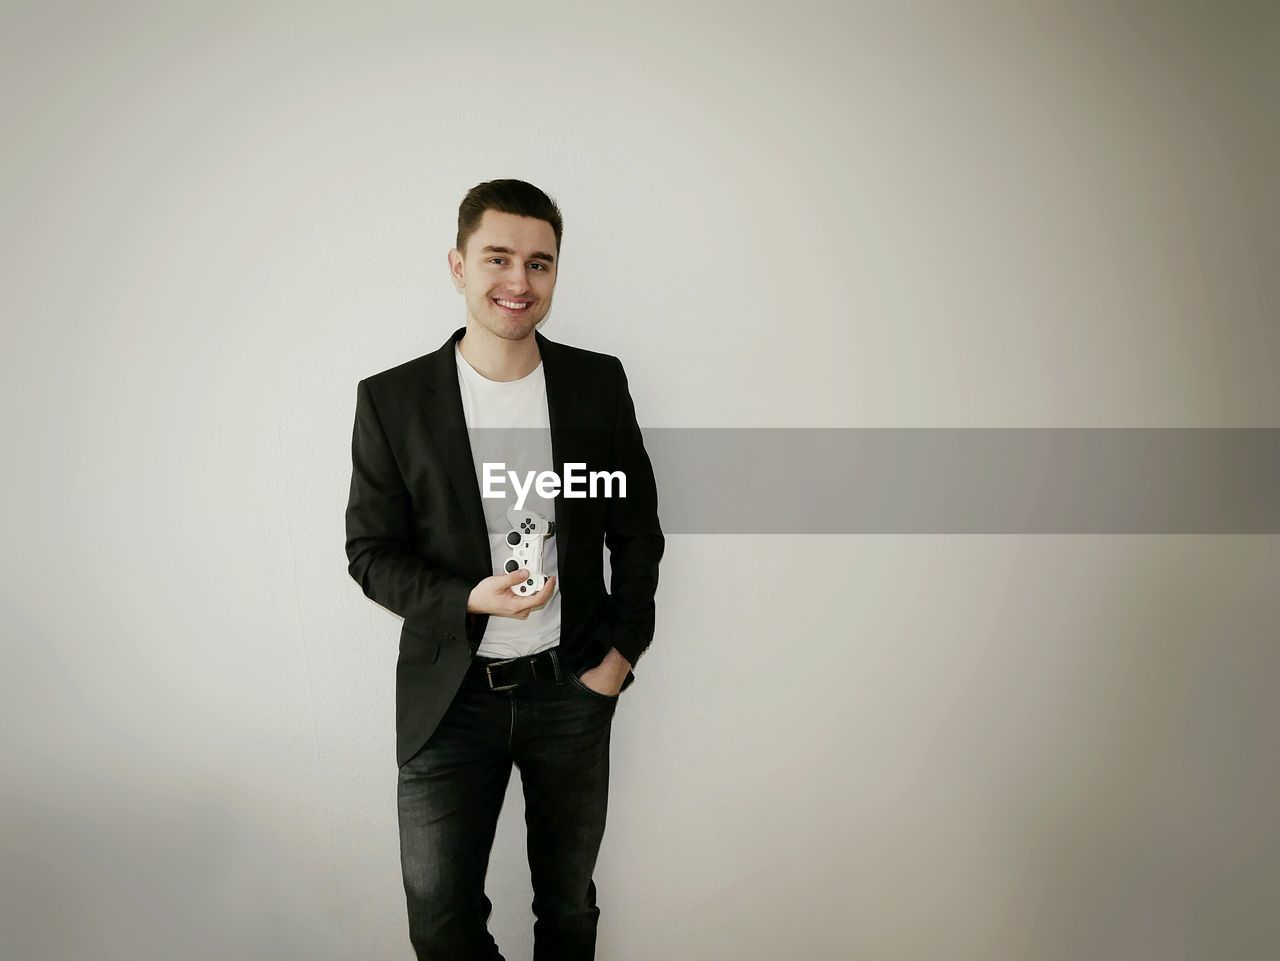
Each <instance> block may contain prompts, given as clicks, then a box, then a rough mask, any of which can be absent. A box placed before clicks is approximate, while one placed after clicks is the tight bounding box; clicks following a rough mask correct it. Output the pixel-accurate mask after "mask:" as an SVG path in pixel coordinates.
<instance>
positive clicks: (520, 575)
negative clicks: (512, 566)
mask: <svg viewBox="0 0 1280 961" xmlns="http://www.w3.org/2000/svg"><path fill="white" fill-rule="evenodd" d="M528 577H529V571H528V569H527V568H524V567H522V568H520V570H518V571H512V572H511V573H510V574H508V575H507V583H508V584H512V585H514V584H519V583H520V582H521V581H523V580H527V579H528Z"/></svg>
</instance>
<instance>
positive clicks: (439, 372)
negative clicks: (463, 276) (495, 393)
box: [426, 327, 493, 577]
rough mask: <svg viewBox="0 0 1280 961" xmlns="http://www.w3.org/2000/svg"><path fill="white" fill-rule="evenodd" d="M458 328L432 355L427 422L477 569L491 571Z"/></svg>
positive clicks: (486, 572) (487, 534) (460, 330)
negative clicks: (464, 406) (459, 361)
mask: <svg viewBox="0 0 1280 961" xmlns="http://www.w3.org/2000/svg"><path fill="white" fill-rule="evenodd" d="M466 330H467V329H466V328H465V327H460V328H459V329H458V330H455V331H454V332H453V334H452V336H450V338H449V339H448V340H447V341H445V343H444V344H443V346H441V347H440V349H439V350H437V351H435V353H433V354H432V355H431V363H430V365H429V371H430V383H429V384H428V386H429V387H430V390H429V391H428V392H427V398H426V405H427V426H428V429H429V430H430V432H431V435H432V439H433V440H434V442H435V445H436V449H437V450H438V451H440V453H441V457H442V459H443V461H444V470H445V474H446V475H447V476H448V478H449V483H450V485H451V486H452V487H453V492H454V494H456V495H457V497H458V503H459V504H460V505H461V507H462V516H463V520H464V521H465V529H466V532H467V533H468V534H469V535H471V537H470V540H471V548H472V553H473V555H474V559H475V569H476V570H477V571H484V572H485V574H484V576H486V577H487V576H488V575H489V574H490V573H492V572H491V571H490V567H491V566H492V563H493V562H492V559H491V556H490V553H489V530H488V526H487V524H486V523H485V519H484V507H483V506H482V505H481V503H480V485H479V484H478V483H477V482H476V466H475V459H474V458H473V457H472V455H471V439H470V437H469V436H468V435H467V419H466V415H465V414H464V413H463V410H462V392H461V390H460V388H459V387H458V367H457V359H456V358H455V357H454V344H456V343H457V342H458V341H459V340H461V339H462V335H463V334H465V333H466Z"/></svg>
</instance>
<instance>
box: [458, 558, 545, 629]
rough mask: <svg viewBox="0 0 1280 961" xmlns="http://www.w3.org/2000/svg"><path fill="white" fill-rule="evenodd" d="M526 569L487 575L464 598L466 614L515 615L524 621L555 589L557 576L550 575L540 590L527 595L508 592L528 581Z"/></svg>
mask: <svg viewBox="0 0 1280 961" xmlns="http://www.w3.org/2000/svg"><path fill="white" fill-rule="evenodd" d="M528 577H529V572H528V571H527V570H525V569H523V568H522V569H521V570H518V571H514V572H512V573H510V574H494V575H493V576H492V577H486V578H485V579H484V580H482V581H481V582H480V583H479V584H477V585H476V586H475V587H473V588H471V594H470V595H469V596H468V597H467V613H468V614H493V615H496V616H498V617H514V618H518V619H519V620H522V621H523V620H526V619H527V618H528V617H529V614H530V613H531V612H532V611H536V610H539V609H540V608H542V607H543V606H544V605H545V604H546V603H547V601H549V600H551V596H552V595H553V594H554V593H555V590H556V577H555V575H554V574H552V575H551V576H550V577H549V578H547V583H546V584H544V585H543V586H542V590H540V591H538V593H536V594H531V595H530V596H528V597H520V596H518V595H516V594H512V593H511V588H513V587H514V586H515V585H517V584H519V583H520V582H521V581H523V580H527V579H528Z"/></svg>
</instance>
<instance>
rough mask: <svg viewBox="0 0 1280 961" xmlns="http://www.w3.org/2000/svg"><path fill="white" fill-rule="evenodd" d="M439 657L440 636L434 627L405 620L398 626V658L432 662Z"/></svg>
mask: <svg viewBox="0 0 1280 961" xmlns="http://www.w3.org/2000/svg"><path fill="white" fill-rule="evenodd" d="M439 657H440V636H439V635H438V634H437V633H436V630H435V628H434V627H430V626H426V625H422V624H415V623H411V622H410V621H405V622H404V624H403V625H401V627H400V660H402V661H417V662H419V663H422V664H433V663H435V661H436V660H437V659H438V658H439Z"/></svg>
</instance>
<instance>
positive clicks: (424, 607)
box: [346, 380, 474, 638]
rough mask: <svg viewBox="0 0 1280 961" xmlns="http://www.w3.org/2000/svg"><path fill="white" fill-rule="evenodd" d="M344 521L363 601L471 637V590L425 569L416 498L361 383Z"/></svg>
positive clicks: (435, 569)
mask: <svg viewBox="0 0 1280 961" xmlns="http://www.w3.org/2000/svg"><path fill="white" fill-rule="evenodd" d="M346 522H347V560H348V566H347V570H348V572H349V573H350V574H351V576H352V578H354V579H355V581H356V583H358V584H359V585H360V588H361V590H363V591H364V593H365V596H367V597H368V598H370V599H371V600H373V601H375V602H377V603H378V604H380V605H382V606H383V607H385V608H386V609H387V610H389V611H392V612H393V613H396V614H399V615H400V616H401V617H403V618H405V619H406V620H413V621H425V622H427V623H431V624H434V625H435V626H436V627H438V628H439V629H440V630H442V631H443V632H444V633H445V634H446V635H448V636H451V637H453V638H462V637H466V636H467V628H468V626H469V622H468V616H467V598H468V597H469V596H470V595H471V589H472V587H473V586H474V585H473V584H472V583H470V582H469V581H467V580H466V579H465V578H462V577H458V576H456V575H454V574H451V573H450V572H449V571H447V570H443V569H441V568H439V567H432V566H430V565H428V564H427V563H426V561H424V560H423V558H422V556H421V555H420V554H419V553H418V552H417V551H416V550H415V549H414V538H413V498H412V496H411V495H410V493H409V491H408V489H407V488H406V487H405V483H404V477H403V475H402V474H401V472H400V468H399V466H398V465H397V463H396V460H395V455H394V453H393V452H392V450H391V445H390V444H389V442H388V441H387V435H386V431H385V430H384V429H383V425H382V421H381V419H380V418H379V416H378V411H377V408H376V407H375V406H374V402H373V396H372V394H371V393H370V391H369V386H368V384H367V383H366V382H365V381H363V380H362V381H360V383H359V384H358V385H357V387H356V417H355V428H354V431H353V433H352V438H351V493H350V496H349V498H348V500H347V514H346Z"/></svg>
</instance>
